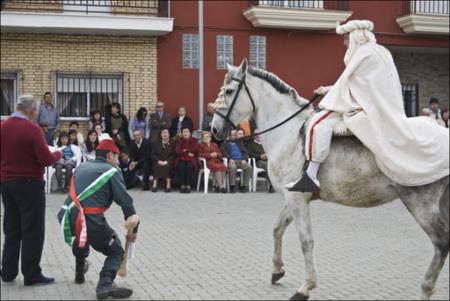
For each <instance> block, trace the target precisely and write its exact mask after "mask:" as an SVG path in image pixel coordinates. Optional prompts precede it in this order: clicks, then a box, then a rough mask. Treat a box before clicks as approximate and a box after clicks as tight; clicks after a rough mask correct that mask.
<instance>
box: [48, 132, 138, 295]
mask: <svg viewBox="0 0 450 301" xmlns="http://www.w3.org/2000/svg"><path fill="white" fill-rule="evenodd" d="M95 152H96V159H95V160H93V161H89V162H86V163H84V164H81V165H80V167H79V168H77V170H76V172H75V174H74V176H73V178H72V181H71V187H70V193H69V195H68V196H67V198H66V201H65V202H64V207H63V208H61V210H60V211H59V212H58V215H57V216H58V220H59V221H60V223H63V224H64V241H65V242H66V243H67V244H68V245H69V246H70V247H71V248H72V253H73V255H74V256H75V283H78V284H82V283H84V281H85V273H86V271H87V267H88V266H87V261H86V258H87V257H88V256H89V253H90V249H91V248H92V249H94V250H96V251H97V252H100V253H103V254H104V255H105V256H106V259H105V261H104V264H103V268H102V270H101V271H100V278H99V281H98V284H97V288H96V293H97V299H107V298H108V297H113V298H128V297H129V296H131V295H132V293H133V291H132V290H131V289H129V288H124V287H118V286H116V284H115V283H114V279H115V278H116V274H117V272H118V270H119V268H120V265H121V262H122V259H123V256H124V255H125V256H127V255H128V254H124V249H123V247H122V244H121V242H120V239H119V237H118V234H117V233H116V232H115V231H114V230H113V229H112V228H111V227H110V225H109V224H108V222H107V220H106V218H105V215H104V212H105V211H106V210H108V208H109V207H110V206H111V205H112V203H113V201H114V202H115V203H116V204H118V205H119V206H120V207H121V209H122V212H123V215H124V219H125V220H126V228H127V229H128V230H133V229H134V231H133V232H132V233H133V234H131V235H127V241H130V242H131V241H134V240H135V239H136V231H137V224H138V222H139V218H138V216H137V215H136V210H135V208H134V205H133V199H132V198H131V196H130V195H129V194H128V192H127V190H126V188H125V182H124V179H123V177H122V174H121V172H120V171H119V170H118V168H117V165H118V163H119V162H118V156H119V149H118V148H117V146H116V145H115V143H114V141H113V140H112V139H109V138H108V139H103V140H102V141H101V142H100V144H99V145H98V147H97V149H96V150H95ZM96 183H97V184H96ZM81 208H83V210H80V209H81ZM80 220H84V221H85V222H84V223H83V222H81V223H78V222H77V221H80Z"/></svg>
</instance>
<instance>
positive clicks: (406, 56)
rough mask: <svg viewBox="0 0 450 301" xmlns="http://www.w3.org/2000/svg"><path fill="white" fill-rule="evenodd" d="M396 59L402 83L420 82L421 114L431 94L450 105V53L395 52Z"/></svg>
mask: <svg viewBox="0 0 450 301" xmlns="http://www.w3.org/2000/svg"><path fill="white" fill-rule="evenodd" d="M394 60H395V64H396V66H397V69H398V73H399V75H400V80H401V82H402V83H404V84H419V112H418V113H419V115H420V112H421V110H422V108H424V107H428V103H429V100H430V97H431V96H436V97H437V98H438V99H439V100H440V106H441V108H445V107H449V86H448V80H449V57H448V53H413V54H412V55H411V53H395V54H394Z"/></svg>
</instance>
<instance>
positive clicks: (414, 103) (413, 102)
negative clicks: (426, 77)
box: [402, 84, 419, 117]
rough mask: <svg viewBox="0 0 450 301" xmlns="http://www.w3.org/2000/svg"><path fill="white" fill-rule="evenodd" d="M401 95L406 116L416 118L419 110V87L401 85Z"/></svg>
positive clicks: (416, 85) (415, 85)
mask: <svg viewBox="0 0 450 301" xmlns="http://www.w3.org/2000/svg"><path fill="white" fill-rule="evenodd" d="M402 93H403V103H404V104H405V113H406V116H408V117H414V116H417V111H418V109H419V85H418V84H402Z"/></svg>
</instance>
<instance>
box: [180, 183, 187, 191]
mask: <svg viewBox="0 0 450 301" xmlns="http://www.w3.org/2000/svg"><path fill="white" fill-rule="evenodd" d="M180 193H186V186H184V185H182V186H181V188H180Z"/></svg>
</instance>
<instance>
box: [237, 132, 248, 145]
mask: <svg viewBox="0 0 450 301" xmlns="http://www.w3.org/2000/svg"><path fill="white" fill-rule="evenodd" d="M248 136H249V135H247V136H246V135H245V131H244V130H243V129H238V130H237V139H238V140H239V141H240V142H241V143H242V145H243V146H244V147H245V148H247V145H248V141H249V137H248Z"/></svg>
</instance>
